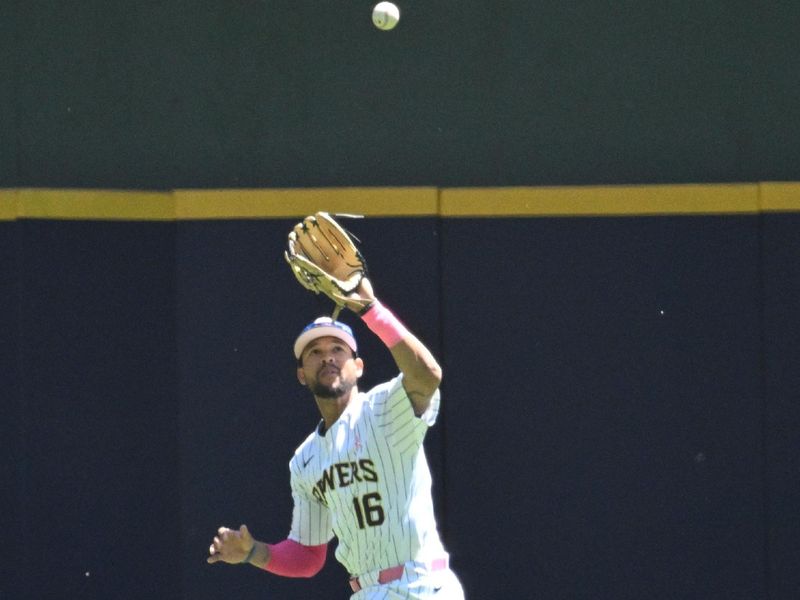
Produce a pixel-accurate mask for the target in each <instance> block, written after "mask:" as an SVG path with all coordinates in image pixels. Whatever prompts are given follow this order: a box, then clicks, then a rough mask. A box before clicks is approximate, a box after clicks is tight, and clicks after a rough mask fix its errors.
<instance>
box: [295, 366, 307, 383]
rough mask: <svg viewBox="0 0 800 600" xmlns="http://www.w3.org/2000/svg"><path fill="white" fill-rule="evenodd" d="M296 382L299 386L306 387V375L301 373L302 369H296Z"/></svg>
mask: <svg viewBox="0 0 800 600" xmlns="http://www.w3.org/2000/svg"><path fill="white" fill-rule="evenodd" d="M297 381H299V382H300V385H306V374H305V373H304V372H303V367H297Z"/></svg>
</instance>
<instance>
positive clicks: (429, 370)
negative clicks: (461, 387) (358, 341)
mask: <svg viewBox="0 0 800 600" xmlns="http://www.w3.org/2000/svg"><path fill="white" fill-rule="evenodd" d="M347 307H348V308H350V309H351V310H353V311H354V312H356V313H357V314H359V315H360V316H361V319H362V320H363V321H364V323H366V325H367V326H368V327H369V328H370V329H371V330H372V331H373V333H375V334H376V335H377V336H378V337H379V338H380V339H381V340H382V341H383V343H384V344H386V347H387V348H389V351H390V352H391V353H392V356H393V357H394V360H395V362H396V363H397V366H398V367H399V369H400V372H401V373H402V374H403V387H404V388H405V390H406V393H407V394H408V397H409V398H410V400H411V403H412V404H413V406H414V412H415V413H416V415H417V416H419V415H421V414H422V413H424V412H425V411H426V410H427V409H428V406H429V405H430V402H431V398H432V397H433V393H434V392H435V391H436V389H437V388H438V387H439V384H440V383H441V381H442V369H441V367H440V366H439V363H438V362H437V361H436V359H435V358H434V356H433V354H432V353H431V351H430V350H428V348H427V347H426V346H425V344H423V343H422V342H421V341H420V340H419V339H418V338H417V337H416V336H415V335H414V334H413V333H411V332H410V331H409V330H408V329H407V328H406V327H405V325H403V323H401V322H400V320H399V319H398V318H397V317H396V316H395V315H394V314H393V313H392V311H391V310H389V309H388V308H387V307H386V306H384V305H383V304H382V303H381V302H380V301H379V300H378V299H377V298H376V297H375V293H374V291H373V289H372V284H371V283H370V281H369V279H367V278H363V279H362V280H361V282H360V284H359V286H358V288H357V289H356V291H355V292H354V293H353V294H351V295H350V297H349V301H348V302H347Z"/></svg>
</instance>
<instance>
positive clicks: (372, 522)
mask: <svg viewBox="0 0 800 600" xmlns="http://www.w3.org/2000/svg"><path fill="white" fill-rule="evenodd" d="M353 506H354V507H355V509H356V519H357V520H358V528H359V529H364V527H365V526H366V525H369V526H370V527H375V526H376V525H381V524H382V523H383V521H384V520H385V519H386V515H385V514H384V512H383V506H381V495H380V494H379V493H378V492H372V493H371V494H364V495H363V496H361V498H358V497H356V498H353Z"/></svg>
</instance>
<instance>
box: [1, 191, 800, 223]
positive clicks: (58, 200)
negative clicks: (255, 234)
mask: <svg viewBox="0 0 800 600" xmlns="http://www.w3.org/2000/svg"><path fill="white" fill-rule="evenodd" d="M318 210H327V211H329V212H331V213H353V214H362V215H364V216H370V217H403V216H411V217H428V216H437V215H439V216H442V217H448V218H458V217H555V216H566V217H570V216H589V217H598V216H656V215H700V214H709V215H713V214H757V213H760V212H800V183H798V182H766V183H760V184H756V183H752V184H751V183H744V184H709V185H703V184H685V185H640V186H586V187H581V186H575V187H507V188H503V187H498V188H443V189H438V188H435V187H405V188H403V187H398V188H328V189H323V188H298V189H221V190H184V189H179V190H173V191H164V192H147V191H124V190H70V189H66V190H52V189H2V190H0V220H2V221H13V220H16V219H54V220H70V219H72V220H120V221H137V220H143V221H172V220H203V219H221V220H225V219H269V218H302V217H303V216H305V215H308V214H312V213H314V212H316V211H318Z"/></svg>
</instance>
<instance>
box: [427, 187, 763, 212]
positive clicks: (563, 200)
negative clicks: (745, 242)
mask: <svg viewBox="0 0 800 600" xmlns="http://www.w3.org/2000/svg"><path fill="white" fill-rule="evenodd" d="M758 209H759V205H758V185H757V184H740V185H733V184H731V185H664V186H660V185H652V186H608V187H559V188H463V189H444V190H442V206H441V214H442V216H444V217H468V216H476V217H490V216H509V217H523V216H527V217H534V216H618V215H642V216H643V215H674V214H681V215H688V214H719V213H729V214H735V213H757V212H758Z"/></svg>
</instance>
